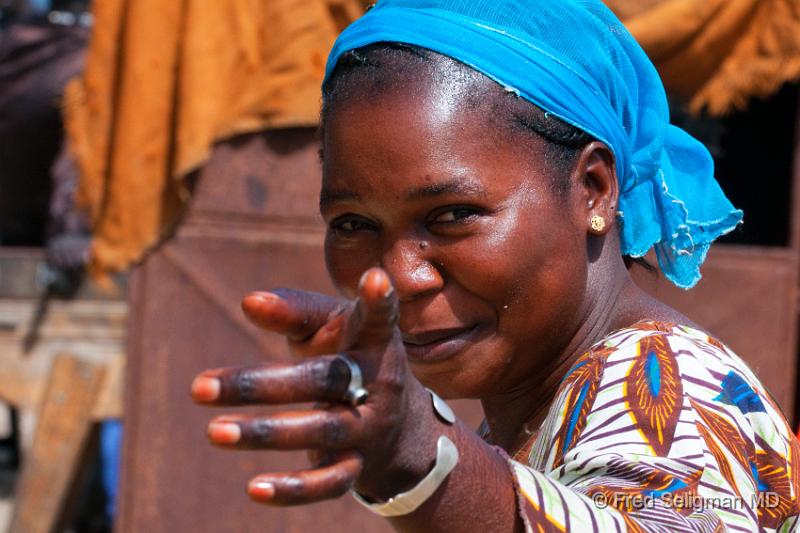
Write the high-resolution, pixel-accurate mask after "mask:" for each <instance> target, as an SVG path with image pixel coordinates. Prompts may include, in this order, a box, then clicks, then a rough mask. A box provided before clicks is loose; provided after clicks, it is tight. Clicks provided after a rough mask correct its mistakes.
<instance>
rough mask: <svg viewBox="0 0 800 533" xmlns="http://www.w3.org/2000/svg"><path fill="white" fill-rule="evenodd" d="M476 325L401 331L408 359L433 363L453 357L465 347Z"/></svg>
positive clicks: (470, 339) (473, 334)
mask: <svg viewBox="0 0 800 533" xmlns="http://www.w3.org/2000/svg"><path fill="white" fill-rule="evenodd" d="M477 331H478V325H477V324H475V325H474V326H467V327H457V328H443V329H431V330H427V331H420V332H414V333H411V332H409V333H403V345H404V346H405V348H406V354H408V359H409V361H411V362H414V363H433V362H439V361H443V360H445V359H449V358H450V357H453V356H454V355H456V354H457V353H458V352H460V351H461V350H463V349H464V348H466V347H467V346H468V345H469V344H470V342H471V341H472V338H473V337H474V336H475V333H476V332H477Z"/></svg>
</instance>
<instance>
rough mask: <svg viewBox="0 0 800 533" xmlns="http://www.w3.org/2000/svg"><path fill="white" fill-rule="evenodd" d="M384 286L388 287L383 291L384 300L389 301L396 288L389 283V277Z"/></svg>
mask: <svg viewBox="0 0 800 533" xmlns="http://www.w3.org/2000/svg"><path fill="white" fill-rule="evenodd" d="M384 284H385V285H386V287H385V288H384V289H383V298H384V299H385V300H388V299H389V298H391V297H392V294H394V286H393V285H392V283H391V282H390V281H389V278H388V277H387V278H386V280H385V282H384Z"/></svg>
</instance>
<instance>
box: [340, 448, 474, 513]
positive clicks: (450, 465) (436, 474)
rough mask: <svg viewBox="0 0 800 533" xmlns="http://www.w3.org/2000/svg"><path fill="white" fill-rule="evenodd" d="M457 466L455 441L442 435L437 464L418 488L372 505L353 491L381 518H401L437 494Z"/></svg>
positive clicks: (361, 501) (437, 451)
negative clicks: (440, 486) (437, 490)
mask: <svg viewBox="0 0 800 533" xmlns="http://www.w3.org/2000/svg"><path fill="white" fill-rule="evenodd" d="M456 464H458V448H456V445H455V444H453V441H451V440H450V439H448V438H447V437H445V436H444V435H442V436H440V437H439V440H438V441H437V442H436V464H435V465H434V466H433V470H431V471H430V472H428V475H427V476H425V477H424V478H423V479H422V481H420V482H419V483H417V486H416V487H414V488H413V489H411V490H409V491H406V492H401V493H400V494H398V495H397V496H395V497H394V498H390V499H389V501H387V502H385V503H370V502H368V501H367V500H365V499H364V498H363V497H362V496H361V495H360V494H358V493H357V492H356V491H352V493H353V497H354V498H355V499H356V501H357V502H358V503H360V504H361V505H363V506H364V507H366V508H367V509H369V510H370V511H372V512H373V513H375V514H379V515H381V516H387V517H388V516H400V515H404V514H409V513H413V512H414V511H416V510H417V508H418V507H419V506H420V505H422V504H423V503H425V501H427V499H428V498H430V497H431V496H432V495H433V493H434V492H436V489H438V488H439V485H441V484H442V481H444V480H445V478H446V477H447V476H448V474H450V472H452V470H453V469H454V468H455V467H456Z"/></svg>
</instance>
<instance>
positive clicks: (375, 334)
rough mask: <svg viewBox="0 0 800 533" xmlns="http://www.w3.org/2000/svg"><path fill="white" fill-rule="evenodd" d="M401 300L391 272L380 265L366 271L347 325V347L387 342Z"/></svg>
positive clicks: (394, 328) (392, 330)
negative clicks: (393, 283) (398, 297)
mask: <svg viewBox="0 0 800 533" xmlns="http://www.w3.org/2000/svg"><path fill="white" fill-rule="evenodd" d="M398 318H399V302H398V299H397V293H396V292H395V290H394V287H393V286H392V281H391V280H390V279H389V275H388V274H387V273H386V272H384V271H383V269H380V268H371V269H369V270H367V271H366V272H364V274H363V275H362V276H361V281H360V282H359V284H358V300H357V301H356V306H355V309H354V310H353V314H352V315H351V316H350V320H349V322H348V325H347V332H346V335H345V349H353V348H363V347H367V346H376V345H384V344H388V343H389V342H390V341H391V340H392V337H393V336H394V334H395V330H396V326H397V320H398Z"/></svg>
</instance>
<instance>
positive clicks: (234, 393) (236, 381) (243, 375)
mask: <svg viewBox="0 0 800 533" xmlns="http://www.w3.org/2000/svg"><path fill="white" fill-rule="evenodd" d="M226 381H227V386H225V385H223V391H222V392H223V397H224V398H226V399H230V400H234V401H237V400H238V401H244V402H251V401H253V400H254V398H255V393H256V382H257V379H256V376H255V375H254V374H253V372H252V371H251V370H249V369H246V368H239V369H237V370H235V371H234V372H233V373H232V374H231V375H230V377H229V379H228V380H226Z"/></svg>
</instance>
